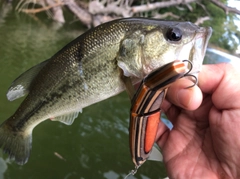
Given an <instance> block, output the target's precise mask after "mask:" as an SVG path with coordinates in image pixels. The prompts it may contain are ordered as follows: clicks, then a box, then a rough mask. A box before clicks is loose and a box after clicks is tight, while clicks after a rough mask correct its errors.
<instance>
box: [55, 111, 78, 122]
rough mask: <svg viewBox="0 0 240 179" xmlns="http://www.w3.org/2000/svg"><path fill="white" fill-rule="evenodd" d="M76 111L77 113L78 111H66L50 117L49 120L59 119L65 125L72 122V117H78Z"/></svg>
mask: <svg viewBox="0 0 240 179" xmlns="http://www.w3.org/2000/svg"><path fill="white" fill-rule="evenodd" d="M78 113H79V111H77V112H72V113H68V114H65V115H63V116H58V117H55V118H52V119H51V120H52V121H59V122H61V123H63V124H66V125H71V124H72V123H73V121H74V119H76V118H77V117H78Z"/></svg>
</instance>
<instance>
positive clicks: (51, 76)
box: [0, 18, 212, 165]
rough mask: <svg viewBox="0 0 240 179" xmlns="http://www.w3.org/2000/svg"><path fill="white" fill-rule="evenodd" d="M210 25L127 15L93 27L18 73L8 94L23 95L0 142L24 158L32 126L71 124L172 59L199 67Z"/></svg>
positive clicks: (12, 97)
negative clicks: (80, 114) (42, 123)
mask: <svg viewBox="0 0 240 179" xmlns="http://www.w3.org/2000/svg"><path fill="white" fill-rule="evenodd" d="M211 31H212V30H211V28H210V27H206V28H204V27H198V26H196V25H194V24H192V23H190V22H174V21H162V20H157V19H148V18H125V19H117V20H114V21H110V22H107V23H104V24H101V25H99V26H97V27H95V28H92V29H90V30H88V31H86V32H85V33H83V34H82V35H80V36H79V37H77V38H76V39H74V40H73V41H72V42H70V43H69V44H67V45H66V46H64V47H63V48H62V49H61V50H60V51H58V52H57V53H56V54H55V55H53V56H52V57H50V58H49V59H48V60H45V61H43V62H41V63H40V64H37V65H35V66H33V67H32V68H30V69H29V70H27V71H26V72H24V73H22V74H21V75H20V76H19V77H18V78H17V79H16V80H15V81H13V83H12V84H11V86H10V87H9V90H8V92H7V98H8V100H10V101H13V100H15V99H17V98H20V97H22V96H26V97H25V99H24V100H23V102H22V103H21V104H20V106H19V107H18V109H17V110H16V111H15V113H14V114H13V115H12V116H10V117H9V118H8V119H7V120H5V121H4V122H3V123H2V124H1V125H0V148H2V149H3V151H4V152H5V153H6V154H8V156H9V158H10V159H11V160H14V161H15V162H16V163H17V164H20V165H23V164H25V163H26V162H27V161H28V159H29V157H30V152H31V148H32V131H33V129H34V128H35V127H36V126H37V125H38V124H40V123H41V122H43V121H45V120H48V119H51V120H53V121H59V122H62V123H64V124H67V125H71V124H72V123H73V121H74V119H75V118H76V117H77V116H78V114H79V112H82V109H83V108H85V107H87V106H89V105H91V104H94V103H97V102H99V101H102V100H105V99H107V98H109V97H111V96H114V95H117V94H119V93H120V92H122V91H124V90H126V91H127V93H128V94H129V96H130V97H131V96H133V94H134V92H135V91H134V89H133V87H132V84H136V83H138V82H140V81H141V79H143V77H144V76H146V75H147V74H149V73H150V72H151V71H153V70H154V69H157V68H159V67H161V66H162V65H164V64H167V63H169V62H171V61H174V60H175V59H179V60H185V59H189V60H191V61H192V63H193V64H194V65H193V66H195V67H196V68H195V69H194V70H193V73H198V71H199V70H200V67H201V64H202V60H203V57H204V55H205V51H206V47H207V43H208V40H209V38H210V36H211Z"/></svg>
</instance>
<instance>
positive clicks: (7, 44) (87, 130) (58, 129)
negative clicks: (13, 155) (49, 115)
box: [0, 6, 166, 179]
mask: <svg viewBox="0 0 240 179" xmlns="http://www.w3.org/2000/svg"><path fill="white" fill-rule="evenodd" d="M43 19H44V20H43ZM83 30H84V29H83V28H82V27H81V24H80V23H77V22H72V23H68V24H65V25H64V26H62V27H60V25H59V24H56V23H55V24H54V23H53V22H52V21H51V20H48V19H47V18H46V16H44V15H43V17H38V18H36V17H32V16H27V15H25V14H19V13H17V12H16V11H14V10H13V9H11V7H10V6H4V7H3V8H2V9H0V123H1V122H3V121H4V120H6V119H7V118H8V117H9V116H10V115H12V114H13V113H14V111H15V110H16V109H17V107H18V106H19V104H20V103H21V101H22V99H18V100H16V101H13V102H9V101H8V100H7V98H6V92H7V89H8V87H9V86H10V84H11V82H12V81H13V80H14V79H15V78H16V77H18V76H19V75H20V74H21V73H22V72H24V71H26V70H27V69H28V68H30V67H31V66H33V65H35V64H37V63H39V62H41V61H43V60H45V59H48V58H50V57H51V56H52V55H54V54H55V53H56V52H57V51H58V50H59V49H61V48H62V47H63V46H64V45H66V44H67V43H68V42H70V41H71V40H73V39H74V38H75V37H77V36H78V35H80V34H81V33H82V32H83ZM129 107H130V102H129V100H128V97H127V95H126V93H122V94H120V95H118V96H115V97H113V98H110V99H108V100H105V101H102V102H100V103H98V104H95V105H92V106H90V107H88V108H84V109H83V113H82V114H80V115H79V117H78V118H77V119H76V120H75V122H74V123H73V124H72V125H71V126H66V125H64V124H62V123H59V122H52V121H50V120H49V121H45V122H43V123H41V124H40V125H38V126H37V127H36V128H35V129H34V131H33V146H32V153H31V157H30V159H29V162H28V163H27V164H25V165H23V166H19V165H17V164H15V163H14V162H12V161H9V160H8V159H7V156H6V155H3V154H2V151H1V150H0V179H1V178H5V179H15V178H23V179H30V178H31V179H38V178H39V179H42V178H44V179H55V178H57V179H61V178H63V179H75V178H77V179H84V178H86V179H93V178H94V179H101V178H107V179H118V178H119V179H120V178H123V177H124V176H125V175H126V174H127V173H128V172H129V170H131V169H133V167H134V165H133V163H132V161H131V157H130V152H129V146H128V125H129ZM59 156H61V157H59ZM163 177H166V172H165V169H164V166H163V164H162V163H161V162H154V161H147V162H146V163H145V164H144V165H143V166H142V167H140V169H139V170H138V173H137V174H136V175H135V176H134V177H129V178H130V179H133V178H142V179H148V178H149V179H150V178H163Z"/></svg>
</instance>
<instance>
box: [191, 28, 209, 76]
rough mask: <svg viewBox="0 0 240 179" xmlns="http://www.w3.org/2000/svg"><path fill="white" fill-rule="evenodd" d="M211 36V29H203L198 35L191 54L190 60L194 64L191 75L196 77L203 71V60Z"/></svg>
mask: <svg viewBox="0 0 240 179" xmlns="http://www.w3.org/2000/svg"><path fill="white" fill-rule="evenodd" d="M211 35H212V28H211V27H201V28H200V29H199V30H198V31H197V33H196V36H195V40H194V44H193V46H192V49H191V51H190V54H189V60H190V61H191V62H192V70H191V72H190V74H192V75H194V76H196V77H197V76H198V73H199V72H200V70H201V67H202V63H203V59H204V56H205V53H206V50H207V46H208V42H209V39H210V37H211Z"/></svg>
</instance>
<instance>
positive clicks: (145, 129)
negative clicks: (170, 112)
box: [129, 60, 197, 175]
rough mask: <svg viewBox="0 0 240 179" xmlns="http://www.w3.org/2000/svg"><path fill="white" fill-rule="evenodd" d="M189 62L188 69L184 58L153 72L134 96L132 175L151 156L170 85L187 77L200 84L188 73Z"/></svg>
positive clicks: (131, 145)
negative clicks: (162, 107) (162, 106)
mask: <svg viewBox="0 0 240 179" xmlns="http://www.w3.org/2000/svg"><path fill="white" fill-rule="evenodd" d="M186 61H187V62H188V63H190V70H189V71H188V70H187V66H186V65H185V63H184V62H185V61H183V62H180V61H173V62H171V63H168V64H166V65H164V66H162V67H160V68H158V69H157V70H155V71H153V72H151V73H150V74H149V75H147V76H146V77H145V78H144V79H143V80H142V82H141V84H140V86H139V88H138V90H137V92H136V93H135V95H134V96H133V98H132V106H131V114H130V127H129V133H130V134H129V138H130V151H131V156H132V161H133V163H134V164H135V170H133V171H131V172H130V174H132V175H134V174H135V173H136V172H137V169H138V168H139V167H140V166H141V165H142V164H143V163H144V162H145V161H146V160H147V159H148V157H149V156H150V153H151V150H152V147H153V144H154V142H155V137H156V133H157V129H158V124H159V120H160V115H161V104H162V102H163V100H164V98H165V96H166V93H167V89H168V87H169V86H170V85H171V84H172V83H173V82H174V81H176V80H178V79H180V78H182V77H184V76H192V77H194V78H195V80H196V81H195V84H196V83H197V78H196V77H195V76H193V75H190V74H189V72H190V71H191V69H192V64H191V62H190V61H188V60H186ZM195 84H194V85H195ZM194 85H193V86H194ZM190 87H192V86H190Z"/></svg>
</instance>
